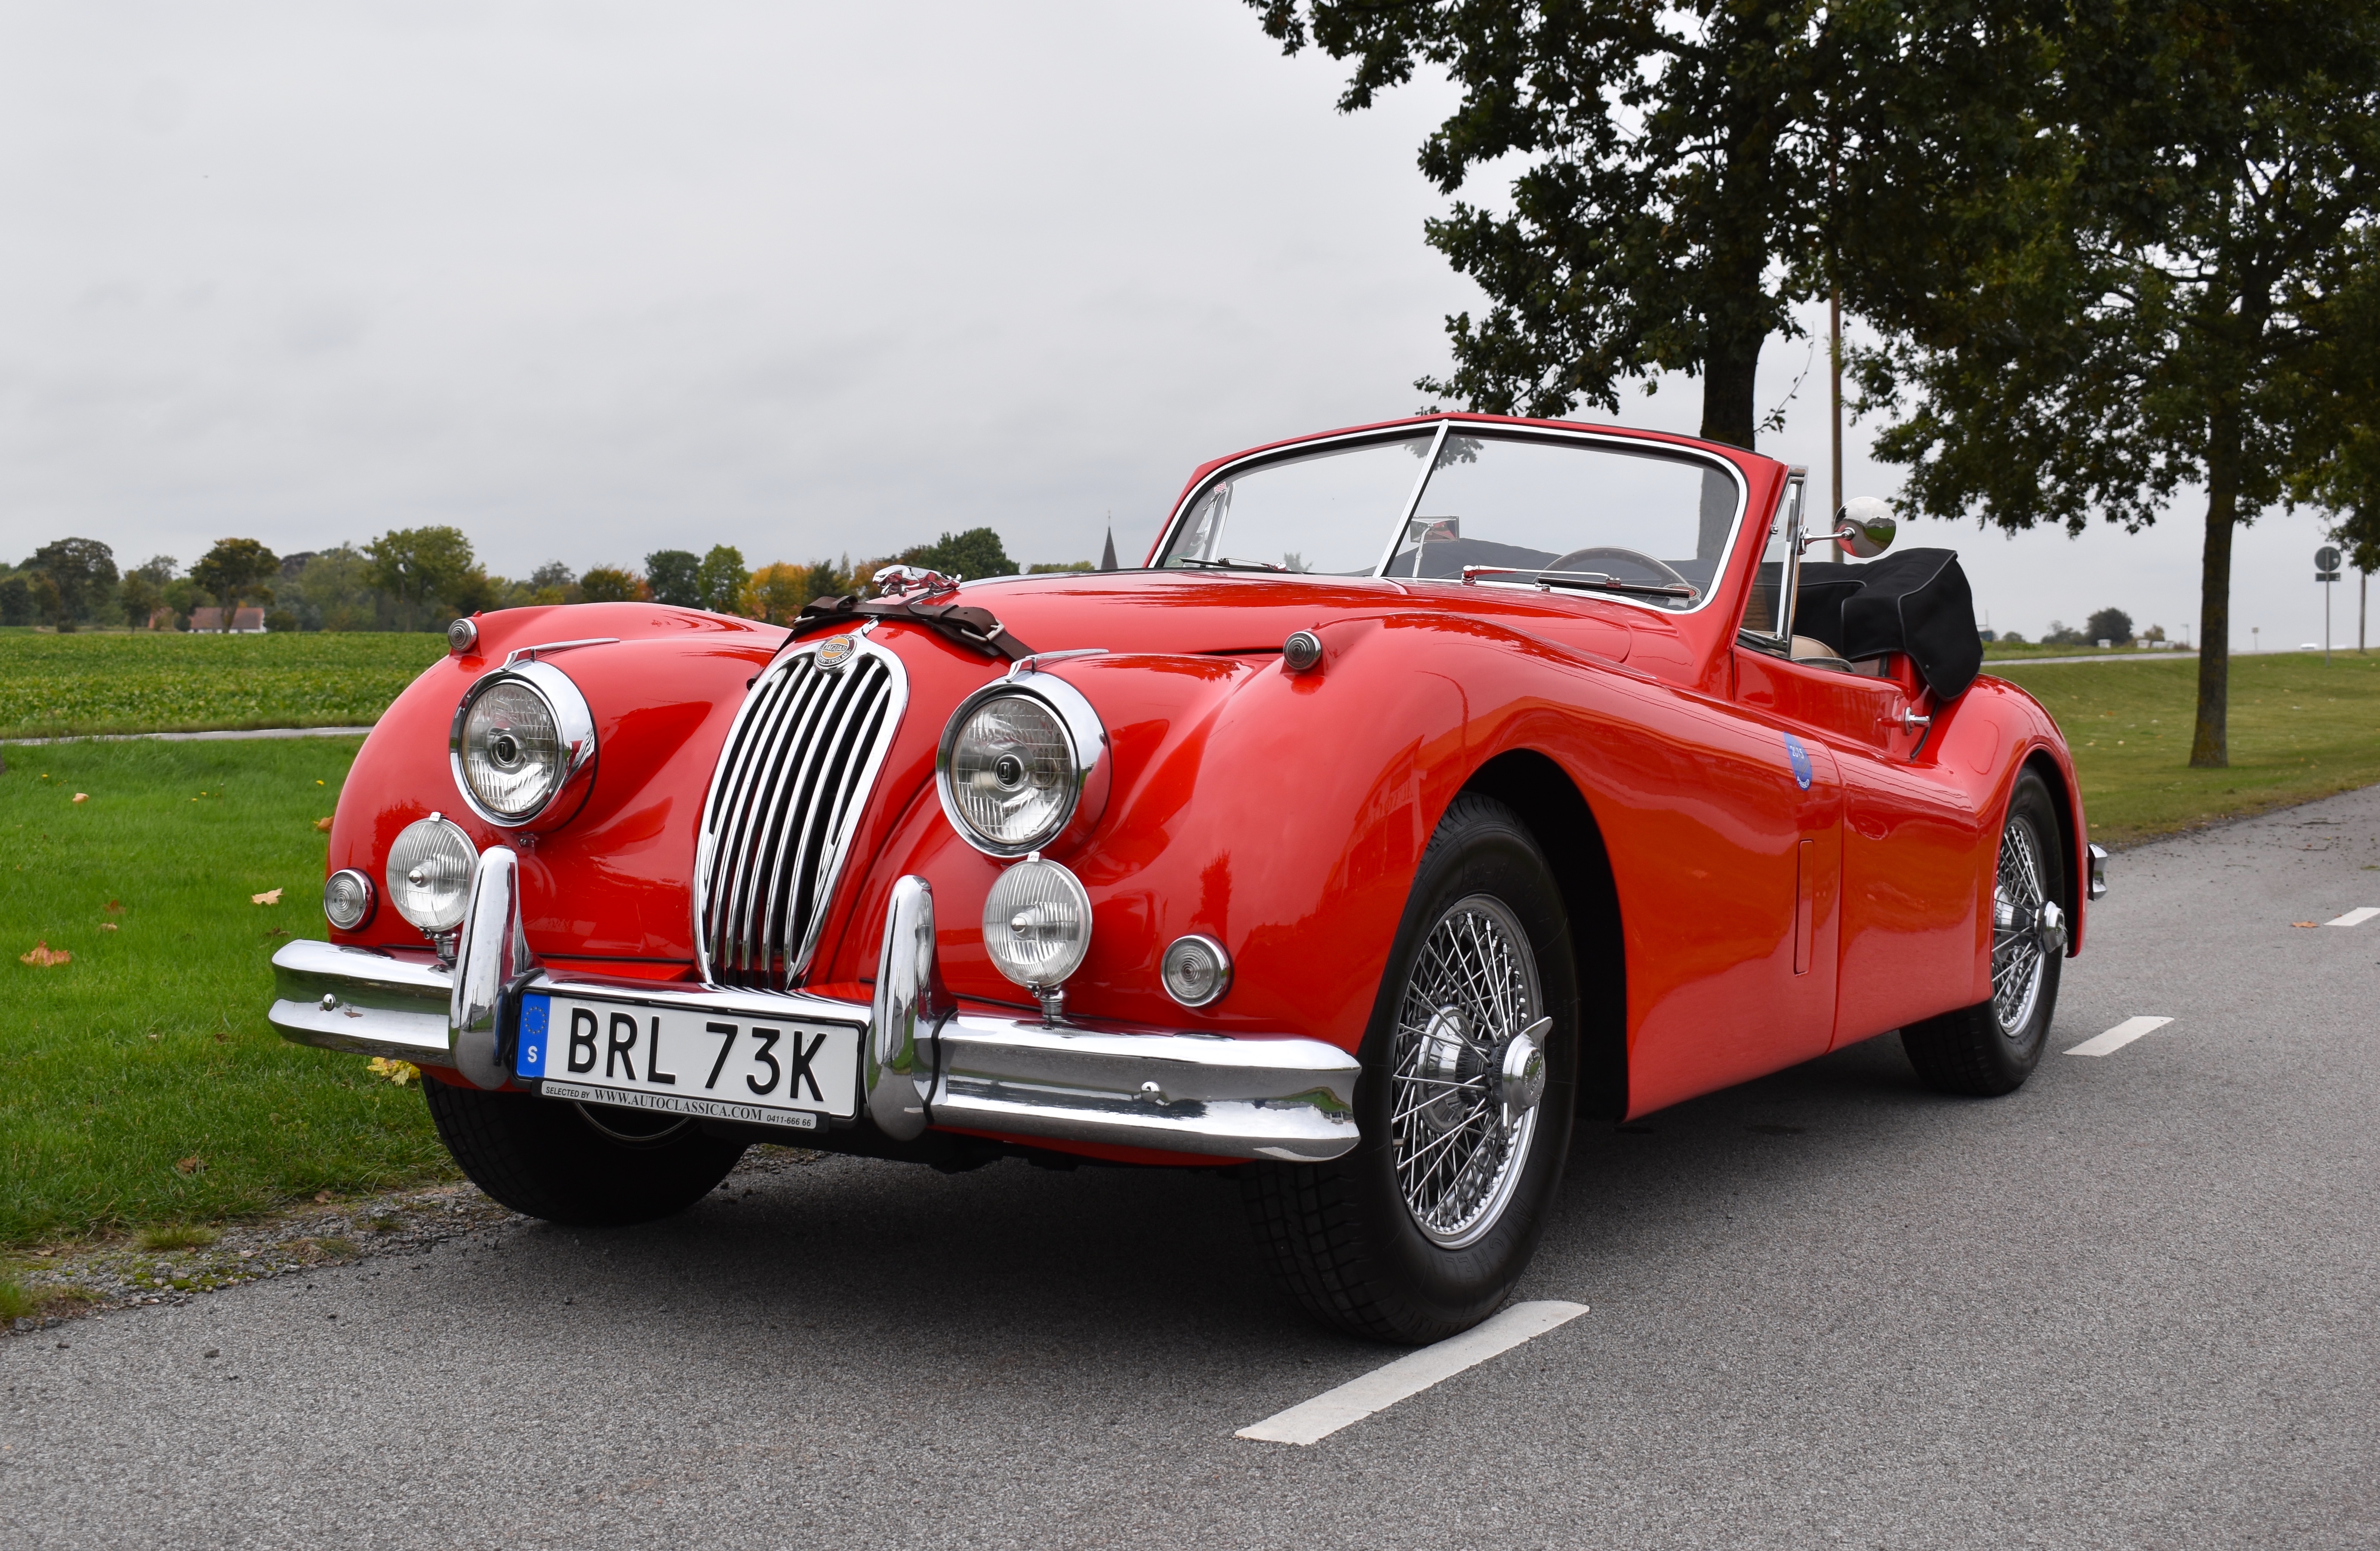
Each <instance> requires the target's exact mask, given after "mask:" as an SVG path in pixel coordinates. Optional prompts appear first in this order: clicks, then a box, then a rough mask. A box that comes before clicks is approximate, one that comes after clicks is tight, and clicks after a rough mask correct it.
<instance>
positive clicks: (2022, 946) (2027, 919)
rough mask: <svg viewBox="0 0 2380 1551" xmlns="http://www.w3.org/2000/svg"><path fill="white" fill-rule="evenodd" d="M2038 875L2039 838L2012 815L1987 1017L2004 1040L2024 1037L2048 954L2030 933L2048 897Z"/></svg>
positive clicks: (2003, 850)
mask: <svg viewBox="0 0 2380 1551" xmlns="http://www.w3.org/2000/svg"><path fill="white" fill-rule="evenodd" d="M2043 872H2044V869H2043V866H2042V852H2041V838H2040V836H2038V835H2037V834H2035V833H2034V828H2033V824H2032V821H2031V820H2030V819H2029V818H2026V817H2025V816H2024V815H2023V814H2011V815H2010V817H2009V823H2008V828H2007V830H2005V831H2003V832H2002V834H2001V836H2000V860H1999V877H1998V887H1997V890H1996V891H1995V893H1994V896H1993V902H1992V1015H1993V1018H1994V1020H1995V1021H1996V1022H1998V1024H1999V1029H2000V1035H2001V1036H2002V1037H2003V1038H2009V1039H2014V1038H2017V1037H2019V1036H2022V1034H2023V1033H2024V1032H2025V1030H2026V1028H2027V1026H2028V1025H2029V1024H2031V1023H2032V1022H2033V1012H2034V1003H2035V1002H2036V1001H2038V1000H2040V997H2041V982H2042V972H2043V966H2044V962H2045V960H2046V957H2047V955H2046V953H2045V952H2044V951H2043V949H2042V944H2041V937H2040V934H2039V933H2038V932H2037V931H2036V930H2035V929H2034V928H2035V924H2036V923H2037V922H2039V920H2040V919H2041V913H2042V906H2043V904H2044V903H2046V901H2047V900H2048V897H2049V891H2048V890H2047V888H2046V886H2045V884H2044V882H2043Z"/></svg>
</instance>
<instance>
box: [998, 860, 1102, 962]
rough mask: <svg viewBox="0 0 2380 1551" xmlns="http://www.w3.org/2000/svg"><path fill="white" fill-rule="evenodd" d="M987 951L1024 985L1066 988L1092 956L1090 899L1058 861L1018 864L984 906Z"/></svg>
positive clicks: (1005, 875)
mask: <svg viewBox="0 0 2380 1551" xmlns="http://www.w3.org/2000/svg"><path fill="white" fill-rule="evenodd" d="M983 946H984V951H986V952H988V953H990V955H991V962H992V963H993V964H994V965H995V966H996V967H997V968H998V969H999V970H1000V973H1001V974H1002V975H1006V976H1008V977H1009V978H1010V979H1011V980H1014V981H1015V982H1016V983H1017V984H1018V985H1020V986H1028V987H1035V988H1042V987H1050V986H1059V985H1063V984H1064V983H1065V980H1066V977H1067V976H1068V975H1072V974H1074V973H1075V971H1076V970H1078V969H1080V968H1082V967H1083V955H1084V954H1086V953H1087V952H1089V951H1091V896H1090V895H1088V894H1087V893H1085V892H1084V891H1083V885H1082V880H1081V879H1079V878H1076V877H1075V875H1074V874H1073V873H1071V872H1069V871H1067V870H1066V869H1065V868H1064V867H1062V866H1059V865H1058V864H1057V863H1055V862H1045V861H1042V860H1040V859H1038V857H1037V858H1035V859H1033V860H1030V861H1024V862H1019V863H1017V864H1016V865H1015V866H1013V867H1011V868H1009V869H1008V870H1007V871H1006V872H1004V873H1002V874H1001V875H1000V878H999V880H998V881H997V882H995V883H993V884H992V886H991V893H990V897H988V898H987V899H986V900H985V901H984V902H983Z"/></svg>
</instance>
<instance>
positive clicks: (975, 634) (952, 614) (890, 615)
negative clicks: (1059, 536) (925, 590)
mask: <svg viewBox="0 0 2380 1551" xmlns="http://www.w3.org/2000/svg"><path fill="white" fill-rule="evenodd" d="M862 619H899V620H906V621H908V622H909V623H910V624H922V625H924V626H926V627H927V628H928V629H929V630H931V631H933V632H935V633H936V634H937V635H940V636H943V637H945V638H946V639H948V640H951V641H954V642H956V643H957V644H958V645H960V646H963V647H965V648H969V649H970V650H974V651H979V652H982V653H984V654H986V655H987V656H990V657H1004V658H1006V659H1008V660H1010V661H1011V662H1014V661H1015V660H1017V659H1018V658H1020V657H1030V656H1032V655H1033V648H1031V647H1028V646H1026V644H1025V643H1024V642H1022V641H1020V640H1018V639H1017V638H1016V637H1015V636H1012V635H1010V634H1009V633H1008V629H1007V627H1006V626H1005V625H1003V624H1001V623H1000V620H999V618H998V617H997V616H996V615H994V614H993V613H992V612H991V611H990V610H989V609H978V608H976V607H974V606H973V605H972V604H966V603H926V602H919V601H916V600H910V599H906V598H868V599H861V598H857V597H854V596H851V595H849V594H845V595H844V597H841V598H819V599H813V600H811V602H810V605H809V606H808V607H807V608H806V609H804V610H803V611H802V612H800V613H799V614H797V615H795V618H794V624H793V632H794V635H793V636H788V637H787V639H788V640H790V639H793V638H794V636H800V635H802V634H803V633H804V632H806V631H809V630H813V629H816V628H817V627H819V626H820V625H822V624H839V625H843V626H844V627H846V628H847V627H849V626H850V625H853V624H857V623H858V622H859V621H860V620H862Z"/></svg>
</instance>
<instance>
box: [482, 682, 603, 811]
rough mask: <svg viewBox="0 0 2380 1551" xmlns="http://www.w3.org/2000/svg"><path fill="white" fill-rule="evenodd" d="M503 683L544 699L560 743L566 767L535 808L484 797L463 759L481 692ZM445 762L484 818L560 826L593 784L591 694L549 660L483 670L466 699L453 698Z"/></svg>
mask: <svg viewBox="0 0 2380 1551" xmlns="http://www.w3.org/2000/svg"><path fill="white" fill-rule="evenodd" d="M504 684H517V685H524V686H525V687H527V688H528V691H529V692H530V693H531V694H533V695H535V696H536V697H538V698H539V699H540V700H542V701H544V702H545V707H546V709H547V711H548V712H549V713H550V714H551V715H552V716H553V726H554V732H555V734H556V739H557V741H558V742H559V743H560V744H561V745H562V768H561V769H560V770H559V771H558V772H556V775H555V779H554V782H553V786H552V787H551V789H549V790H548V791H547V793H546V794H545V796H544V797H543V798H542V799H541V800H540V801H539V802H538V804H537V805H536V806H534V807H531V808H529V809H528V810H527V811H526V812H523V813H510V814H508V813H504V812H501V811H499V810H497V809H495V808H492V807H491V806H488V805H487V804H486V803H485V802H483V801H481V800H480V794H479V793H478V792H477V791H475V790H474V789H473V788H472V785H471V779H470V776H469V774H468V771H467V769H466V768H465V766H464V763H463V734H464V727H465V723H467V722H468V721H469V720H470V716H471V708H472V707H473V706H475V705H477V704H479V702H480V697H482V696H484V695H486V694H487V693H488V692H489V691H490V690H491V689H493V688H495V687H496V686H497V685H504ZM446 766H447V769H448V770H450V771H451V772H452V773H453V775H454V777H455V793H456V794H458V795H459V796H461V797H462V799H463V804H464V806H466V807H468V808H469V809H470V810H471V811H472V813H474V814H476V815H477V816H479V817H480V818H481V819H483V820H485V821H486V822H488V823H490V824H492V825H494V826H495V827H496V828H498V829H500V830H530V831H532V832H535V831H541V830H553V829H558V828H560V827H561V826H562V825H564V824H566V823H568V822H569V821H570V820H571V819H572V818H576V817H577V813H578V810H579V809H580V808H581V807H584V806H586V804H587V794H588V793H589V791H591V790H592V789H593V787H594V784H595V713H594V712H593V711H592V710H591V709H589V708H588V705H587V697H586V696H584V695H582V694H580V693H579V692H578V686H577V685H575V684H573V683H571V682H570V676H569V675H568V674H567V673H564V672H563V671H562V670H561V669H559V668H556V667H555V666H553V664H552V663H550V662H538V661H534V660H532V661H528V662H524V663H521V664H520V665H519V666H517V667H508V668H499V669H497V670H496V671H495V672H494V673H482V674H480V676H479V677H478V678H476V679H474V680H472V681H471V686H470V687H469V688H468V689H467V690H465V691H464V692H463V697H462V699H460V700H458V701H456V702H455V720H454V721H453V722H452V723H451V724H449V726H448V728H447V733H446Z"/></svg>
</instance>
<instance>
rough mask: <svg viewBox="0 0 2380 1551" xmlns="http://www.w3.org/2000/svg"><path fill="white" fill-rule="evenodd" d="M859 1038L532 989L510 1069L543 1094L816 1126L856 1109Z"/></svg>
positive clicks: (752, 1016) (792, 1023) (748, 1014)
mask: <svg viewBox="0 0 2380 1551" xmlns="http://www.w3.org/2000/svg"><path fill="white" fill-rule="evenodd" d="M739 1000H742V999H739ZM859 1039H860V1031H859V1030H858V1029H856V1028H855V1027H853V1026H851V1025H850V1024H826V1023H820V1022H817V1021H815V1020H812V1019H808V1018H803V1017H799V1016H794V1017H779V1016H776V1015H774V1014H773V1013H772V1012H768V1011H756V1010H754V1009H753V1008H751V1007H750V1006H748V1005H735V1006H729V1005H720V1006H716V1007H710V1006H697V1007H689V1006H686V1005H683V1004H679V1003H676V1002H674V1001H673V1002H662V1001H638V1000H626V999H623V998H614V997H598V996H585V995H579V994H577V993H575V992H567V991H561V990H555V991H531V992H529V993H528V994H527V995H526V996H524V997H523V998H522V999H521V1019H520V1037H519V1039H518V1040H517V1042H516V1056H515V1058H514V1072H515V1073H516V1075H517V1076H518V1077H520V1078H521V1079H523V1080H524V1081H528V1082H534V1083H535V1084H537V1088H538V1091H539V1092H540V1093H541V1094H543V1095H544V1096H545V1097H548V1098H558V1099H573V1100H577V1102H579V1103H582V1104H610V1105H616V1106H619V1107H621V1108H624V1109H648V1110H653V1111H656V1112H659V1113H663V1114H674V1115H690V1116H694V1117H696V1118H698V1119H704V1120H718V1121H745V1122H747V1123H748V1124H757V1125H774V1126H783V1127H785V1128H786V1129H788V1130H794V1131H816V1130H818V1129H819V1128H820V1127H821V1126H822V1125H823V1124H825V1122H826V1121H827V1119H828V1118H829V1117H832V1118H834V1119H837V1120H847V1119H849V1118H850V1117H851V1116H853V1115H855V1114H856V1113H857V1112H858V1108H859Z"/></svg>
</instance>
